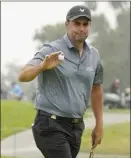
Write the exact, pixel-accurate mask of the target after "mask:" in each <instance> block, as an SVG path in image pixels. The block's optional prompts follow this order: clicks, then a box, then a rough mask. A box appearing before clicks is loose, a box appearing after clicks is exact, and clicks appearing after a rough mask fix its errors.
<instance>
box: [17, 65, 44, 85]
mask: <svg viewBox="0 0 131 158" xmlns="http://www.w3.org/2000/svg"><path fill="white" fill-rule="evenodd" d="M41 71H44V68H43V69H42V67H41V65H40V64H39V65H36V66H33V65H26V66H25V67H24V68H23V69H22V70H21V71H20V74H19V76H18V80H19V81H20V82H29V81H32V80H33V79H35V78H36V76H37V75H38V74H39V73H40V72H41Z"/></svg>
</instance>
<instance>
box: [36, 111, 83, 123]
mask: <svg viewBox="0 0 131 158" xmlns="http://www.w3.org/2000/svg"><path fill="white" fill-rule="evenodd" d="M38 114H40V115H45V116H48V117H50V118H52V119H54V120H59V121H63V122H65V123H66V122H67V123H73V124H77V123H80V122H82V121H83V118H67V117H62V116H57V115H54V114H49V113H47V112H45V111H42V110H38Z"/></svg>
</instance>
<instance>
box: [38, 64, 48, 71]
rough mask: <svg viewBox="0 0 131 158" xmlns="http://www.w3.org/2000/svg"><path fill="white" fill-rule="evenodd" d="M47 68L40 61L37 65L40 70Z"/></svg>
mask: <svg viewBox="0 0 131 158" xmlns="http://www.w3.org/2000/svg"><path fill="white" fill-rule="evenodd" d="M46 69H47V68H46V66H45V65H44V64H43V62H42V63H40V65H39V70H40V72H41V71H45V70H46Z"/></svg>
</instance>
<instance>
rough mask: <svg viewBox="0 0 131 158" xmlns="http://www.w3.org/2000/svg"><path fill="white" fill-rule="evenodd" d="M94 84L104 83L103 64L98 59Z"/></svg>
mask: <svg viewBox="0 0 131 158" xmlns="http://www.w3.org/2000/svg"><path fill="white" fill-rule="evenodd" d="M93 84H103V65H102V63H101V62H100V60H99V61H98V64H97V68H96V72H95V77H94V83H93Z"/></svg>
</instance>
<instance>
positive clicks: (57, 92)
mask: <svg viewBox="0 0 131 158" xmlns="http://www.w3.org/2000/svg"><path fill="white" fill-rule="evenodd" d="M91 20H92V19H91V13H90V10H89V9H88V8H87V7H86V6H81V5H78V6H74V7H73V8H71V9H70V10H69V11H68V13H67V16H66V22H65V27H66V30H67V32H66V34H65V35H64V36H63V37H61V38H60V39H57V40H56V41H53V42H51V43H49V44H45V45H44V46H43V47H42V48H41V50H40V51H39V52H37V53H36V54H35V55H34V57H33V58H32V59H31V60H30V61H29V62H28V63H27V64H26V65H25V66H24V68H23V69H22V70H21V72H20V74H19V77H18V78H19V81H21V82H29V81H32V80H33V79H35V78H36V77H38V93H37V95H36V101H35V105H36V109H37V114H36V117H35V120H34V125H33V126H32V131H33V135H34V139H35V142H36V145H37V147H38V148H39V150H40V151H41V153H42V154H43V156H44V157H45V158H76V156H77V154H78V152H79V149H80V145H81V137H82V134H83V130H84V122H83V115H84V112H85V111H86V109H87V106H88V103H89V97H91V106H92V110H93V112H94V116H95V127H94V129H93V131H92V149H94V148H95V147H96V146H97V145H98V144H100V142H101V139H102V136H103V114H102V87H101V84H102V82H103V68H102V65H101V62H100V56H99V52H98V51H97V49H95V48H94V47H92V46H89V45H88V44H87V42H86V41H85V40H86V38H87V37H88V34H89V30H90V27H91ZM61 52H62V53H63V55H64V60H60V58H59V55H60V54H61ZM86 139H89V138H86Z"/></svg>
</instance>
